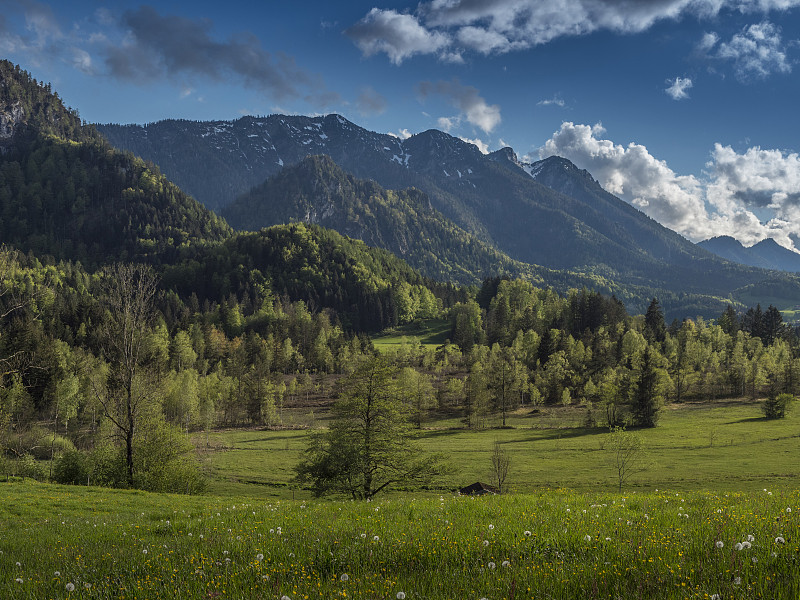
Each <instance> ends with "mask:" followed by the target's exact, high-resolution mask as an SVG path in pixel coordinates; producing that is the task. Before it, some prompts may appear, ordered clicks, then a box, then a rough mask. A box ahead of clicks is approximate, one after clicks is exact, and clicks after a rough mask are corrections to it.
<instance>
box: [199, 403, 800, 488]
mask: <svg viewBox="0 0 800 600" xmlns="http://www.w3.org/2000/svg"><path fill="white" fill-rule="evenodd" d="M326 416H327V415H326V413H325V412H324V411H318V412H316V413H315V415H314V419H313V421H307V422H306V424H307V425H309V426H310V427H323V426H325V423H326ZM286 418H287V419H290V420H292V422H299V421H300V419H301V415H300V411H298V414H297V415H296V416H292V413H291V412H290V411H287V417H286ZM585 418H586V410H585V409H582V408H580V407H574V406H570V407H539V408H531V407H524V408H522V409H520V410H518V411H516V412H515V413H514V414H513V415H512V416H511V418H510V419H509V420H508V424H509V427H506V428H501V427H499V421H498V422H495V421H494V420H489V421H487V423H486V426H487V427H486V428H485V429H482V430H468V429H465V428H464V426H463V425H462V424H461V422H460V421H459V420H458V419H457V418H455V417H452V418H447V417H446V416H443V417H441V418H437V419H434V420H431V421H428V422H424V423H423V428H422V430H420V431H419V432H418V433H417V435H418V438H419V443H420V446H421V447H422V448H423V449H425V450H428V451H431V452H441V453H443V454H444V455H445V456H447V457H448V459H449V461H450V466H451V472H450V473H449V474H448V475H446V476H445V477H444V478H443V479H441V480H440V481H439V482H438V483H437V485H436V486H435V487H434V489H433V490H427V491H426V490H423V491H422V492H419V491H418V492H417V493H422V494H425V493H428V494H431V493H440V492H448V491H452V490H455V489H458V488H459V487H462V486H464V485H468V484H470V483H473V482H474V481H478V480H480V481H487V480H488V479H489V477H490V461H491V459H490V455H491V451H492V448H493V446H494V442H495V441H499V442H500V444H501V445H502V447H503V448H504V449H505V450H507V452H508V453H509V455H510V456H511V461H512V462H511V469H510V473H509V476H508V480H507V483H508V484H509V485H510V487H511V488H512V490H513V491H515V492H517V493H530V492H536V491H538V490H541V489H548V488H562V487H563V488H570V489H575V490H580V491H594V490H603V491H612V490H615V489H616V486H617V480H616V474H615V472H614V470H613V466H612V456H611V453H610V451H609V450H608V449H607V447H606V446H607V441H608V437H609V434H608V430H607V429H604V428H586V427H584V426H583V423H584V421H585ZM637 433H638V434H639V435H640V436H641V438H642V440H643V443H644V444H643V445H644V449H645V453H646V457H645V459H644V466H645V467H646V468H645V470H643V471H642V472H641V473H637V474H636V475H634V476H633V477H632V479H631V480H630V483H629V485H628V487H629V488H630V489H633V490H639V491H645V490H655V489H657V488H666V487H668V488H670V489H676V490H717V491H721V490H725V491H737V490H738V491H745V490H748V491H749V490H756V489H762V488H764V487H767V486H771V485H776V484H777V485H787V486H797V485H798V482H800V460H798V458H797V457H798V450H800V410H795V411H794V412H792V411H790V412H789V414H788V416H787V417H786V418H785V419H776V420H768V419H765V418H764V417H763V414H762V411H761V403H760V402H752V401H749V400H719V401H716V402H704V403H683V404H671V405H667V406H666V407H665V408H664V409H663V410H662V413H661V418H660V420H659V425H658V427H655V428H652V429H645V430H641V431H638V432H637ZM308 434H309V429H284V430H267V429H246V430H226V431H219V432H215V433H212V434H211V435H210V436H209V437H208V439H209V444H210V448H208V449H207V451H204V452H203V460H204V464H205V466H206V469H207V470H208V472H209V474H210V476H211V478H210V480H211V484H210V485H211V492H212V493H216V494H243V495H252V496H255V497H262V498H270V497H272V498H293V497H294V498H308V497H310V496H309V493H308V492H307V491H305V490H302V489H299V488H297V487H296V486H293V485H292V484H291V479H292V477H293V470H292V469H293V467H294V465H295V464H297V462H298V461H299V460H300V458H301V455H302V453H303V449H304V448H305V445H306V437H307V436H308ZM195 441H196V443H197V444H198V446H200V447H203V446H204V444H205V438H204V437H203V438H202V439H201V438H197V439H196V440H195Z"/></svg>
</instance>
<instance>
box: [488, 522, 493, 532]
mask: <svg viewBox="0 0 800 600" xmlns="http://www.w3.org/2000/svg"><path fill="white" fill-rule="evenodd" d="M492 529H494V525H492V524H491V523H489V530H490V531H491V530H492Z"/></svg>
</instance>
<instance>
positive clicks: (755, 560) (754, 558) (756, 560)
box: [752, 556, 758, 564]
mask: <svg viewBox="0 0 800 600" xmlns="http://www.w3.org/2000/svg"><path fill="white" fill-rule="evenodd" d="M752 561H753V564H755V563H757V562H758V559H757V558H756V557H755V556H754V557H753V558H752Z"/></svg>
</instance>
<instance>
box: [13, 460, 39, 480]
mask: <svg viewBox="0 0 800 600" xmlns="http://www.w3.org/2000/svg"><path fill="white" fill-rule="evenodd" d="M14 462H15V463H16V464H15V465H14V468H15V470H16V472H17V475H19V476H20V477H22V478H23V479H25V478H26V477H30V478H31V479H36V480H37V481H42V480H43V479H45V468H44V465H43V464H41V463H40V462H38V461H37V460H36V459H35V458H33V456H32V455H30V454H26V455H25V456H23V457H22V458H20V459H19V460H16V461H14Z"/></svg>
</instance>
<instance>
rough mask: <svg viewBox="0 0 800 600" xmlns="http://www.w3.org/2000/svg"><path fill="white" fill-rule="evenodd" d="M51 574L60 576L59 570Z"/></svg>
mask: <svg viewBox="0 0 800 600" xmlns="http://www.w3.org/2000/svg"><path fill="white" fill-rule="evenodd" d="M53 575H55V576H56V577H61V571H56V572H55V573H53Z"/></svg>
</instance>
